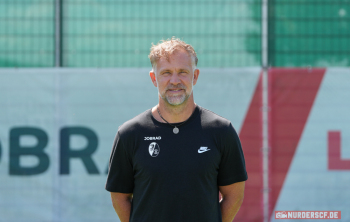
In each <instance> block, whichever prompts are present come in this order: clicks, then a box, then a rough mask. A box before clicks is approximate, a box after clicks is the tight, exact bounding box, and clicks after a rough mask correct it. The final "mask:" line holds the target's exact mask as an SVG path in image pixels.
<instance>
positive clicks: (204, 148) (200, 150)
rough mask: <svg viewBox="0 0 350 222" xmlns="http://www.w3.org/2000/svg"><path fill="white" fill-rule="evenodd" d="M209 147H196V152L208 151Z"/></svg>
mask: <svg viewBox="0 0 350 222" xmlns="http://www.w3.org/2000/svg"><path fill="white" fill-rule="evenodd" d="M209 150H210V149H208V147H201V148H199V149H198V153H204V152H207V151H209Z"/></svg>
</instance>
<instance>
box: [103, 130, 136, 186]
mask: <svg viewBox="0 0 350 222" xmlns="http://www.w3.org/2000/svg"><path fill="white" fill-rule="evenodd" d="M124 143H125V141H123V140H122V138H121V136H120V133H119V132H118V133H117V135H116V136H115V139H114V143H113V148H112V153H111V157H110V160H109V169H108V176H107V182H106V190H107V191H110V192H119V193H133V189H134V175H133V167H132V160H131V156H130V152H127V150H128V148H129V150H130V147H125V146H124Z"/></svg>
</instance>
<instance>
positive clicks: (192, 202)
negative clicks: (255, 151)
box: [106, 38, 247, 222]
mask: <svg viewBox="0 0 350 222" xmlns="http://www.w3.org/2000/svg"><path fill="white" fill-rule="evenodd" d="M149 58H150V60H151V64H152V68H153V69H152V71H151V72H150V77H151V80H152V83H153V85H154V86H155V87H157V88H158V95H159V103H158V104H157V105H156V106H154V107H153V108H152V109H150V110H147V111H145V112H144V113H142V114H140V115H138V116H136V117H135V118H133V119H131V120H129V121H127V122H126V123H124V124H123V125H121V126H120V127H119V129H118V132H117V135H116V138H115V141H114V145H113V150H112V154H111V158H110V165H109V174H108V179H107V184H106V189H107V190H108V191H110V192H111V197H112V202H113V207H114V209H115V211H116V212H117V214H118V216H119V218H120V220H121V222H129V221H130V222H140V221H146V222H186V221H191V222H206V221H207V222H221V221H224V222H231V221H232V220H233V218H234V216H235V215H236V213H237V212H238V210H239V208H240V206H241V204H242V201H243V193H244V183H245V182H244V181H245V180H247V173H246V170H245V162H244V156H243V152H242V148H241V144H240V141H239V138H238V135H237V133H236V131H235V130H234V128H233V127H232V125H231V123H230V121H228V120H226V119H224V118H222V117H220V116H218V115H216V114H215V113H213V112H211V111H208V110H206V109H204V108H202V107H200V106H198V105H197V104H195V102H194V99H193V92H192V90H193V86H194V85H195V84H196V83H197V80H198V76H199V70H198V69H197V68H196V66H197V61H198V59H197V55H196V53H195V51H194V49H193V48H192V46H191V45H189V44H186V43H185V42H183V41H181V40H179V39H175V38H172V39H170V40H167V41H163V42H162V43H159V44H158V45H153V46H152V48H151V53H150V55H149ZM219 191H220V193H221V194H222V200H221V202H219Z"/></svg>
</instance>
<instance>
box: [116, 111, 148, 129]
mask: <svg viewBox="0 0 350 222" xmlns="http://www.w3.org/2000/svg"><path fill="white" fill-rule="evenodd" d="M150 115H151V113H150V109H148V110H146V111H144V112H142V113H140V114H138V115H137V116H135V117H134V118H132V119H130V120H128V121H126V122H124V123H123V124H122V125H120V126H119V128H118V132H119V133H120V134H128V133H132V132H136V131H139V130H142V129H143V128H147V126H149V124H150V122H151V121H152V120H151V116H150Z"/></svg>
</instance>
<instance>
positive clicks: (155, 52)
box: [148, 36, 198, 68]
mask: <svg viewBox="0 0 350 222" xmlns="http://www.w3.org/2000/svg"><path fill="white" fill-rule="evenodd" d="M181 49H184V50H185V51H186V52H187V53H188V55H189V56H190V57H191V59H192V64H194V65H195V67H196V66H197V63H198V58H197V54H196V52H195V51H194V48H193V47H192V46H191V45H190V44H187V43H185V42H184V41H182V40H180V39H179V38H175V36H173V37H172V38H171V39H167V40H164V39H163V40H161V41H160V42H158V44H157V45H154V44H153V43H152V47H151V52H150V54H149V55H148V58H149V59H150V60H151V64H152V68H154V67H155V65H156V63H157V62H158V61H159V59H160V58H162V57H165V58H166V60H168V61H169V55H172V54H173V53H174V52H175V51H177V50H181Z"/></svg>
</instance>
